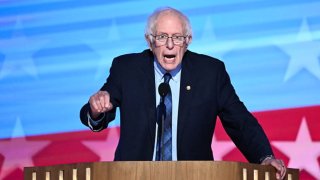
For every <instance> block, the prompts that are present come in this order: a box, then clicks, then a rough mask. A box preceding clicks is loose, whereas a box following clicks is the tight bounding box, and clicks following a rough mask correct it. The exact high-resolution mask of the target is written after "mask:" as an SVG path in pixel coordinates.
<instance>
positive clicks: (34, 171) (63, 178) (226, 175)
mask: <svg viewBox="0 0 320 180" xmlns="http://www.w3.org/2000/svg"><path fill="white" fill-rule="evenodd" d="M275 173H276V170H275V168H273V167H272V166H263V165H258V164H250V163H240V162H226V161H117V162H93V163H76V164H63V165H54V166H39V167H25V168H24V179H25V180H209V179H210V180H212V179H217V180H220V179H221V180H273V179H276V178H275V177H276V175H275ZM285 179H287V180H297V179H299V170H298V169H291V168H288V169H287V174H286V177H285Z"/></svg>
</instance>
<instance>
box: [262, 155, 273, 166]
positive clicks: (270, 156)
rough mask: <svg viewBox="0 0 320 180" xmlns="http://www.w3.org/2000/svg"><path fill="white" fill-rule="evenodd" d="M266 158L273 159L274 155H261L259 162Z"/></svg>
mask: <svg viewBox="0 0 320 180" xmlns="http://www.w3.org/2000/svg"><path fill="white" fill-rule="evenodd" d="M268 159H275V157H274V156H273V155H266V156H263V157H262V158H260V164H261V163H263V162H264V161H266V160H268Z"/></svg>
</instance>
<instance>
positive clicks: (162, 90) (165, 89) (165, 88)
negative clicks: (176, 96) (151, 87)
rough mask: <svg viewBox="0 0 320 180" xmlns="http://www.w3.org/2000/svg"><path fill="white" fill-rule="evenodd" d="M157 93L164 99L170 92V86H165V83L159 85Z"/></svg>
mask: <svg viewBox="0 0 320 180" xmlns="http://www.w3.org/2000/svg"><path fill="white" fill-rule="evenodd" d="M158 91H159V94H160V96H161V97H162V98H163V97H165V96H166V95H167V94H168V92H169V91H170V86H169V84H167V83H161V84H160V85H159V87H158Z"/></svg>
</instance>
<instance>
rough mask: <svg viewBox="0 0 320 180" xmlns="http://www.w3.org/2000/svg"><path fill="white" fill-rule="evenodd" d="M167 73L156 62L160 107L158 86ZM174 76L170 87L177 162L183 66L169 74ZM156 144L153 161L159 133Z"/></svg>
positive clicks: (173, 142) (156, 83) (173, 140)
mask: <svg viewBox="0 0 320 180" xmlns="http://www.w3.org/2000/svg"><path fill="white" fill-rule="evenodd" d="M166 72H167V71H166V70H164V69H163V68H162V67H161V65H160V64H159V63H158V61H157V60H156V59H155V60H154V74H155V87H156V105H157V106H158V105H159V103H160V95H159V92H158V86H159V84H161V83H162V82H163V81H164V79H163V75H164V74H165V73H166ZM169 73H170V74H171V76H172V78H171V80H170V81H169V85H170V88H171V95H172V160H173V161H176V160H177V127H178V105H179V95H180V79H181V64H180V65H179V66H178V67H177V68H176V69H174V70H173V71H171V72H169ZM156 129H158V125H156ZM155 134H156V135H155V143H154V151H153V160H155V157H156V151H157V148H156V147H157V131H156V132H155Z"/></svg>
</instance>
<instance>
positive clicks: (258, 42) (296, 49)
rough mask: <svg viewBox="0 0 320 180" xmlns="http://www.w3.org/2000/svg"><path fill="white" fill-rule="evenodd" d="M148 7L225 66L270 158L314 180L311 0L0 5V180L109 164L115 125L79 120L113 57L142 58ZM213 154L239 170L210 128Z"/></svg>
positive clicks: (40, 0)
mask: <svg viewBox="0 0 320 180" xmlns="http://www.w3.org/2000/svg"><path fill="white" fill-rule="evenodd" d="M159 6H172V7H175V8H177V9H179V10H181V11H183V12H184V13H185V14H186V15H188V16H189V17H190V20H191V23H192V26H193V42H192V45H191V46H190V48H189V49H190V50H192V51H196V52H198V53H204V54H207V55H210V56H214V57H217V58H219V59H221V60H222V61H224V62H225V64H226V67H227V70H228V72H229V73H230V76H231V79H232V83H233V85H234V86H235V88H236V90H237V93H238V95H239V96H240V98H241V100H242V101H244V102H245V104H246V105H247V107H248V109H249V110H250V111H251V112H253V113H254V115H255V116H256V117H257V118H258V119H259V122H260V123H261V125H262V126H263V128H264V129H265V131H266V133H267V135H268V137H269V139H270V141H271V144H272V148H273V149H274V152H275V154H276V156H277V157H279V158H283V159H284V161H285V163H286V165H288V166H289V167H291V168H299V169H301V179H320V165H319V162H320V158H319V157H320V122H319V121H320V63H319V57H320V10H319V9H320V2H319V1H318V0H303V1H302V0H300V1H299V0H280V1H270V0H227V1H226V0H215V1H212V0H210V1H196V0H189V1H172V0H170V1H169V0H164V1H146V0H108V1H103V0H0V122H1V125H0V179H1V180H15V179H22V172H23V171H22V170H23V167H25V166H40V165H53V164H62V163H75V162H88V161H89V162H91V161H111V160H112V159H113V153H114V150H115V147H116V145H117V141H118V137H119V125H120V124H119V117H117V119H116V120H115V121H113V122H112V123H111V125H110V128H109V129H107V130H104V131H103V132H101V133H93V132H90V131H89V130H88V128H86V127H85V126H83V125H82V124H81V123H80V120H79V110H80V108H81V107H82V105H83V104H84V103H86V102H87V101H88V99H89V97H90V95H92V94H93V93H95V92H96V91H98V90H99V88H100V87H101V86H102V84H103V83H104V82H105V79H106V77H107V76H108V74H109V68H110V64H111V62H112V59H113V58H114V57H115V56H118V55H121V54H123V53H132V52H141V51H142V50H144V49H146V48H147V46H146V42H145V40H144V27H145V22H146V19H147V16H148V15H149V14H150V13H151V12H152V11H153V10H154V9H155V8H156V7H159ZM212 147H213V153H214V156H215V158H216V160H225V161H246V160H245V159H244V158H243V156H242V155H241V154H240V153H239V151H238V150H237V149H236V148H235V146H234V145H233V144H232V142H231V141H230V140H229V138H228V137H227V136H226V134H225V133H224V130H223V129H222V128H221V125H220V123H219V124H218V128H217V130H216V132H215V135H214V137H213V143H212Z"/></svg>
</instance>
